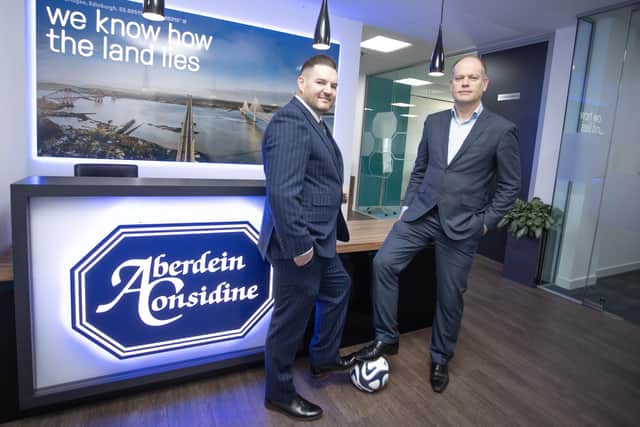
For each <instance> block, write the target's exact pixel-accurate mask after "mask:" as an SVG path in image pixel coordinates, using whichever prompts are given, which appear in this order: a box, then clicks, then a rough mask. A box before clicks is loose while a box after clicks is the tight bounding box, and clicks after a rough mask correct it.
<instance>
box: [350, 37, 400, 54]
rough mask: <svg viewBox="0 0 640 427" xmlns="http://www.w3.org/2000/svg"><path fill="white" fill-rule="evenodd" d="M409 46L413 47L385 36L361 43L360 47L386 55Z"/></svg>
mask: <svg viewBox="0 0 640 427" xmlns="http://www.w3.org/2000/svg"><path fill="white" fill-rule="evenodd" d="M408 46H411V43H407V42H403V41H400V40H395V39H391V38H389V37H385V36H375V37H372V38H370V39H368V40H365V41H363V42H362V43H360V47H363V48H365V49H371V50H375V51H378V52H384V53H389V52H394V51H396V50H400V49H404V48H405V47H408Z"/></svg>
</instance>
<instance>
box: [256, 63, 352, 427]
mask: <svg viewBox="0 0 640 427" xmlns="http://www.w3.org/2000/svg"><path fill="white" fill-rule="evenodd" d="M337 86H338V73H337V68H336V63H335V62H334V60H333V59H331V58H330V57H328V56H325V55H317V56H314V57H312V58H310V59H308V60H307V61H306V62H305V63H304V64H303V66H302V69H301V72H300V75H299V76H298V79H297V91H296V96H295V97H294V98H293V99H292V100H291V101H290V102H289V103H288V104H287V105H285V106H284V107H282V108H281V109H280V110H279V111H278V112H277V113H276V114H275V115H274V116H273V118H272V119H271V121H270V123H269V125H268V126H267V129H266V130H265V133H264V136H263V139H262V156H263V161H264V172H265V176H266V187H267V200H266V202H265V210H264V217H263V219H262V230H261V232H260V240H259V242H258V247H259V249H260V251H261V253H262V255H263V256H265V257H266V258H267V259H268V260H269V262H270V263H271V265H272V267H273V273H274V274H273V280H274V296H275V306H274V309H273V315H272V318H271V324H270V326H269V333H268V336H267V341H266V344H265V388H266V390H265V406H266V407H267V408H268V409H271V410H275V411H279V412H282V413H284V414H286V415H288V416H290V417H293V418H299V419H316V418H319V417H321V416H322V409H321V408H320V407H319V406H317V405H315V404H313V403H311V402H309V401H308V400H306V399H304V398H303V397H301V396H300V395H299V394H297V393H296V390H295V386H294V384H293V376H292V371H291V365H292V363H293V359H294V357H295V353H296V351H297V350H298V348H299V346H300V343H301V341H302V339H303V335H304V331H305V329H306V325H307V323H308V321H309V318H310V316H311V313H312V310H313V307H314V306H315V309H316V310H315V330H314V334H313V338H312V340H311V343H310V346H309V361H310V364H311V373H312V375H314V376H320V375H322V374H326V373H328V372H330V371H336V370H344V369H348V368H350V367H351V366H353V364H354V362H355V358H354V357H353V356H351V357H341V356H340V354H339V353H338V348H339V346H340V339H341V337H342V330H343V327H344V321H345V317H346V313H347V303H348V299H349V288H350V279H349V276H348V275H347V273H346V271H345V270H344V267H343V266H342V263H341V262H340V258H338V256H337V254H336V239H339V240H343V241H347V240H349V231H348V230H347V226H346V222H345V220H344V217H343V216H342V212H341V211H340V205H341V202H342V181H343V165H342V156H341V154H340V150H339V148H338V146H337V145H336V142H335V141H334V139H333V137H332V136H331V133H330V132H329V130H328V128H327V127H326V125H325V124H324V123H323V122H322V120H321V118H322V114H323V113H326V112H327V111H329V110H330V109H331V107H332V106H333V103H334V100H335V96H336V88H337Z"/></svg>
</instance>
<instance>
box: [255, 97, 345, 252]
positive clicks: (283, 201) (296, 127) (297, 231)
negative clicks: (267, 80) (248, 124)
mask: <svg viewBox="0 0 640 427" xmlns="http://www.w3.org/2000/svg"><path fill="white" fill-rule="evenodd" d="M325 129H326V128H325V127H324V125H322V124H319V123H318V122H317V121H316V119H315V118H314V117H313V115H312V114H311V113H310V112H309V111H308V110H307V108H306V107H305V106H304V105H303V104H302V103H301V102H300V101H299V100H298V99H296V98H293V99H292V100H291V101H290V102H289V103H288V104H287V105H285V106H284V107H282V108H281V109H280V110H279V111H278V112H277V113H276V114H274V116H273V118H272V119H271V121H270V122H269V125H268V126H267V128H266V130H265V132H264V135H263V138H262V159H263V163H264V173H265V177H266V187H267V199H266V201H265V208H264V214H263V218H262V228H261V231H260V239H259V241H258V248H259V249H260V252H261V253H262V256H263V257H267V258H268V259H292V258H294V257H296V256H298V255H301V254H303V253H304V252H306V251H307V250H309V249H310V248H311V247H312V246H313V248H314V251H315V254H316V255H318V256H321V257H326V258H331V257H333V256H334V255H335V253H336V238H337V239H339V240H343V241H347V240H349V231H348V230H347V225H346V222H345V220H344V217H343V216H342V212H341V211H340V205H341V203H342V181H343V178H342V174H343V165H342V155H341V154H340V150H339V148H338V146H337V145H336V142H335V141H334V140H333V137H332V136H331V135H330V133H329V132H328V131H326V130H325Z"/></svg>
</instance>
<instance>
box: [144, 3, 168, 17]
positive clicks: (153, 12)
mask: <svg viewBox="0 0 640 427" xmlns="http://www.w3.org/2000/svg"><path fill="white" fill-rule="evenodd" d="M142 16H144V17H145V18H146V19H149V20H150V21H164V0H144V1H143V2H142Z"/></svg>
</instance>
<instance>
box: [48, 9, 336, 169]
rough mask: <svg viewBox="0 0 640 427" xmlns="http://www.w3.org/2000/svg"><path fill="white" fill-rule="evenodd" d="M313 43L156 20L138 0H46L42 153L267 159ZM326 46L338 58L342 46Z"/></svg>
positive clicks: (227, 25)
mask: <svg viewBox="0 0 640 427" xmlns="http://www.w3.org/2000/svg"><path fill="white" fill-rule="evenodd" d="M311 43H312V42H311V40H310V39H309V38H307V37H302V36H299V35H294V34H289V33H285V32H281V31H274V30H270V29H265V28H260V27H255V26H251V25H245V24H241V23H236V22H230V21H226V20H222V19H216V18H212V17H208V16H200V15H194V14H190V13H185V12H180V11H175V10H169V9H167V10H166V19H165V21H163V22H153V21H148V20H146V19H144V18H142V15H141V5H140V4H138V3H132V2H129V1H126V0H102V1H90V0H38V1H37V2H36V44H37V52H36V92H37V138H36V141H35V143H36V144H37V147H36V150H35V151H36V152H37V155H38V157H72V158H95V159H107V160H132V161H138V160H153V161H187V162H203V163H241V164H261V163H262V159H261V151H260V140H261V137H262V132H263V130H264V128H265V127H266V124H267V123H268V121H269V120H270V118H271V116H272V115H273V113H274V112H275V111H277V109H278V108H280V107H281V106H282V105H284V104H285V103H286V102H288V101H289V99H290V98H291V97H292V96H293V94H294V92H295V79H296V76H297V74H298V71H299V67H300V66H301V65H302V63H303V62H304V60H305V59H306V58H308V57H310V56H312V55H314V54H316V53H318V51H315V50H313V48H312V47H311ZM326 52H327V54H328V55H330V56H332V57H333V58H334V59H336V60H337V59H338V54H339V46H338V45H332V47H331V49H330V50H329V51H326ZM329 116H330V117H329V119H331V118H332V116H331V115H329Z"/></svg>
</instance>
